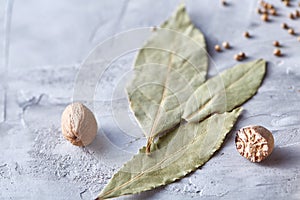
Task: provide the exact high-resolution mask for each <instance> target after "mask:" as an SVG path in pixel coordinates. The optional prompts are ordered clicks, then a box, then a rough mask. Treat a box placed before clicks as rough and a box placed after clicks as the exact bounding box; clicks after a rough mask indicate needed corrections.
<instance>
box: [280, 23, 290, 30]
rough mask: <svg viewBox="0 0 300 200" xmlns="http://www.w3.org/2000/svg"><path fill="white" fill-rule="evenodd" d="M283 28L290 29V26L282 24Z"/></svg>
mask: <svg viewBox="0 0 300 200" xmlns="http://www.w3.org/2000/svg"><path fill="white" fill-rule="evenodd" d="M281 27H282V28H283V29H288V28H289V26H288V25H287V24H286V23H282V24H281Z"/></svg>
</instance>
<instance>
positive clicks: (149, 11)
mask: <svg viewBox="0 0 300 200" xmlns="http://www.w3.org/2000/svg"><path fill="white" fill-rule="evenodd" d="M179 2H180V1H179V0H176V1H173V0H166V1H161V2H158V1H155V2H154V1H151V0H131V1H129V0H101V1H96V0H88V1H80V0H72V1H71V0H59V1H58V0H56V1H50V0H39V1H38V0H27V1H21V0H1V1H0V23H1V26H0V46H1V48H0V72H1V74H0V83H1V85H0V152H1V155H0V199H92V198H94V197H96V196H97V194H98V193H99V192H100V190H101V189H102V188H103V187H104V185H105V184H106V183H107V182H108V181H109V179H110V178H111V176H112V174H113V173H114V172H116V171H117V170H118V168H120V167H121V166H122V164H123V163H124V162H126V161H127V160H129V159H130V158H131V157H132V155H133V154H135V153H136V152H137V150H138V149H139V147H141V146H142V145H143V144H145V138H144V137H143V135H142V133H141V131H140V129H139V128H138V126H137V124H136V122H135V121H134V118H133V117H132V114H131V113H130V111H129V108H128V102H127V99H126V96H125V93H124V91H123V89H124V82H126V80H127V79H128V77H130V76H129V75H128V74H130V70H131V65H132V61H133V58H134V53H135V52H136V51H133V52H128V53H127V54H126V55H118V57H117V58H115V60H114V62H112V63H111V64H110V65H109V66H108V67H107V68H106V69H105V70H104V71H103V73H102V74H100V75H101V76H98V75H99V74H97V73H96V74H94V75H93V73H92V75H90V76H89V77H88V78H87V79H86V78H85V77H84V76H83V77H79V78H78V77H77V75H78V73H79V71H80V70H81V69H82V67H81V63H82V62H83V61H84V59H85V58H87V57H88V58H89V59H88V61H91V63H90V67H92V68H89V69H94V70H95V71H97V70H99V69H102V68H101V66H100V65H99V63H98V64H97V62H96V63H95V65H93V64H92V61H94V60H93V59H96V57H97V54H95V56H96V57H93V53H92V54H89V52H90V51H92V50H93V49H94V48H95V47H96V45H98V44H100V43H102V42H103V41H105V40H106V39H107V38H109V37H111V36H113V35H115V34H118V33H120V32H122V31H127V30H131V29H134V28H140V27H150V26H154V25H159V24H160V23H161V22H163V21H164V20H165V19H166V18H167V17H168V16H170V15H171V13H172V12H173V10H174V9H175V8H176V6H177V5H178V3H179ZM228 3H229V5H228V6H226V7H224V6H222V5H221V3H220V1H211V0H202V1H187V2H186V5H187V10H188V13H189V15H190V16H191V18H192V20H193V22H194V23H195V24H196V26H197V27H198V28H200V29H201V30H202V31H203V33H204V34H205V36H206V39H207V45H208V50H209V54H210V55H211V58H212V61H211V63H210V72H209V74H210V75H212V74H216V73H217V72H218V71H221V70H223V69H225V68H227V67H230V66H232V65H234V64H235V63H236V61H235V60H234V59H233V55H234V54H235V53H238V52H239V51H244V52H245V53H246V54H247V55H248V60H251V59H254V58H264V59H266V60H268V61H269V64H268V73H267V76H266V78H265V80H264V82H263V85H262V87H261V88H260V89H259V92H258V94H257V95H256V96H255V97H254V98H252V99H251V100H250V101H249V102H248V103H246V104H245V105H244V108H245V111H244V112H243V115H242V117H241V118H240V120H239V121H238V123H237V125H236V127H235V128H234V130H237V129H239V128H241V127H243V126H246V125H250V124H260V125H263V126H265V127H267V128H269V129H270V130H271V131H272V132H273V134H274V137H275V144H276V147H275V150H274V152H273V154H272V156H270V157H269V158H268V159H267V160H266V161H265V162H263V163H261V164H253V163H250V162H249V161H247V160H246V159H244V158H242V157H241V156H239V154H238V152H237V151H236V149H235V146H234V134H233V133H234V131H233V133H232V134H231V135H230V136H229V137H228V138H227V140H226V142H225V143H224V147H223V148H222V149H221V150H220V152H219V153H218V154H217V155H215V156H214V157H213V158H212V159H211V160H210V161H209V162H208V163H207V164H206V165H205V166H203V167H202V168H201V169H199V170H197V171H196V172H195V173H192V174H190V175H189V176H187V177H186V178H184V179H182V180H180V181H177V182H176V183H173V184H170V185H168V186H165V187H161V188H158V189H155V190H153V191H149V192H145V193H142V194H139V195H132V196H127V197H122V198H120V199H173V200H175V199H300V129H299V125H300V101H299V100H300V81H299V80H300V57H299V51H300V42H298V41H297V39H296V38H297V37H296V36H291V35H289V34H288V33H287V31H286V30H283V29H282V28H281V27H280V24H281V23H282V22H287V23H288V24H289V25H291V26H292V27H293V28H295V31H296V32H297V33H298V36H299V34H300V25H299V22H300V18H299V19H296V20H291V19H289V18H288V17H287V15H288V13H289V12H292V11H294V10H295V9H296V8H297V3H298V2H297V1H292V6H291V7H285V6H284V5H283V4H282V3H281V1H275V0H274V1H272V3H274V5H275V6H276V8H278V13H279V16H278V17H272V20H271V21H270V22H269V23H265V22H262V21H261V20H260V17H259V16H258V15H257V14H256V13H255V8H256V7H257V5H258V3H257V2H256V1H237V0H228ZM298 9H300V8H299V7H298ZM246 30H248V31H249V32H250V34H251V35H252V36H253V37H252V38H250V39H246V38H244V37H243V32H244V31H246ZM273 40H279V41H280V42H281V43H282V44H283V46H282V48H281V50H282V52H283V53H284V56H283V57H275V56H273V54H272V52H273V49H274V47H273V46H272V42H273ZM223 41H229V42H230V44H231V45H232V47H233V48H232V49H230V50H226V51H224V52H222V53H215V52H214V51H213V47H214V45H215V44H217V43H219V44H220V43H222V42H223ZM137 44H138V43H137ZM112 45H113V44H112ZM114 45H116V44H114ZM117 45H118V44H117ZM108 47H109V46H108ZM112 49H113V48H112ZM96 50H97V49H96ZM93 52H94V53H95V49H94V51H93ZM107 52H110V48H108V49H107ZM88 55H89V56H88ZM102 67H103V66H102ZM89 74H90V73H87V74H85V75H89ZM127 75H128V76H127ZM81 78H83V79H81ZM88 79H90V80H93V81H95V80H96V82H94V83H93V84H95V85H94V86H96V90H95V91H94V93H93V99H86V98H85V97H86V96H85V95H84V94H85V93H84V92H85V91H82V90H79V91H80V92H79V93H78V94H77V95H75V96H74V94H75V93H76V92H78V90H77V91H74V87H75V86H76V84H78V83H80V84H79V85H81V86H82V85H83V86H85V87H89V85H88V84H90V83H91V82H89V81H85V80H88ZM81 92H82V93H81ZM80 98H82V99H80ZM73 100H84V101H87V104H90V105H93V111H94V112H95V114H96V117H97V120H98V123H99V127H100V128H99V132H98V135H97V138H96V140H95V141H94V142H93V143H92V144H91V145H90V146H88V147H86V148H78V147H75V146H72V145H71V144H70V143H69V142H67V141H66V140H64V139H63V138H62V136H61V133H60V115H61V113H62V111H63V109H64V107H65V106H66V105H67V104H69V103H70V102H72V101H73Z"/></svg>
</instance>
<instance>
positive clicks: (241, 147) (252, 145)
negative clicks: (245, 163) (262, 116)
mask: <svg viewBox="0 0 300 200" xmlns="http://www.w3.org/2000/svg"><path fill="white" fill-rule="evenodd" d="M235 144H236V148H237V150H238V152H239V153H240V154H241V155H242V156H244V157H245V158H247V159H248V160H250V161H251V162H261V161H262V160H264V159H265V158H267V157H268V156H269V155H270V154H271V153H272V151H273V148H274V138H273V135H272V133H271V132H270V131H269V130H268V129H266V128H264V127H262V126H248V127H244V128H241V129H240V130H239V131H238V132H237V133H236V138H235Z"/></svg>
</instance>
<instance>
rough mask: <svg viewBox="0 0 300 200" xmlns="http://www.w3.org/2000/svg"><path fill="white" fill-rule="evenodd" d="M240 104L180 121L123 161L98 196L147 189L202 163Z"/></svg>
mask: <svg viewBox="0 0 300 200" xmlns="http://www.w3.org/2000/svg"><path fill="white" fill-rule="evenodd" d="M241 110H242V109H241V108H237V109H235V110H233V111H232V112H226V113H223V114H215V115H212V116H211V117H209V118H207V119H206V120H204V121H202V122H200V123H188V124H185V125H181V126H179V127H178V128H176V129H175V130H173V131H171V132H170V133H169V134H167V135H165V136H163V137H161V138H159V139H158V141H157V143H155V144H154V145H152V149H151V154H150V155H147V154H146V153H145V151H146V147H144V148H142V149H141V150H140V152H139V153H138V154H137V155H136V156H134V157H133V158H132V160H130V161H129V162H127V163H126V164H125V165H124V166H123V167H122V168H121V169H120V170H119V172H117V173H116V174H115V175H114V176H113V178H112V179H111V180H110V182H109V183H108V185H107V186H106V187H105V188H104V189H103V191H102V193H101V194H100V196H99V197H98V199H107V198H113V197H118V196H121V195H126V194H135V193H139V192H142V191H146V190H150V189H153V188H156V187H159V186H162V185H165V184H168V183H171V182H174V181H175V180H177V179H179V178H182V177H184V176H185V175H187V174H189V173H190V172H192V171H194V170H196V169H197V168H199V167H200V166H202V165H204V163H206V162H207V161H208V160H209V159H210V158H211V157H212V155H213V154H214V153H215V152H216V151H217V150H218V149H219V148H220V147H221V145H222V143H223V141H224V139H225V137H226V135H227V134H228V133H229V132H230V130H231V128H232V127H233V125H234V124H235V122H236V120H237V118H238V116H239V114H240V113H241Z"/></svg>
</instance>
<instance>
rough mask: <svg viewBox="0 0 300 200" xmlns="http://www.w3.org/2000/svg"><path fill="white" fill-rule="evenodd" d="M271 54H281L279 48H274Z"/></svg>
mask: <svg viewBox="0 0 300 200" xmlns="http://www.w3.org/2000/svg"><path fill="white" fill-rule="evenodd" d="M273 54H274V55H275V56H281V51H280V49H274V51H273Z"/></svg>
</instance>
